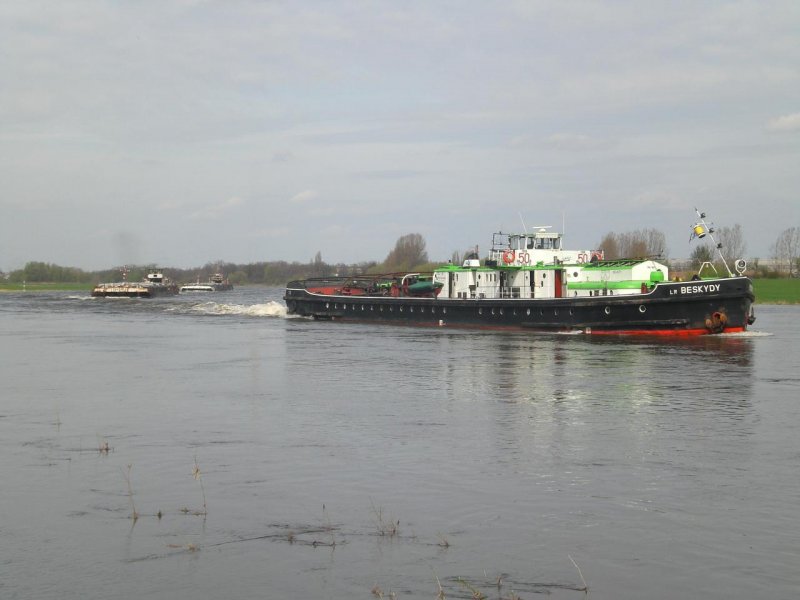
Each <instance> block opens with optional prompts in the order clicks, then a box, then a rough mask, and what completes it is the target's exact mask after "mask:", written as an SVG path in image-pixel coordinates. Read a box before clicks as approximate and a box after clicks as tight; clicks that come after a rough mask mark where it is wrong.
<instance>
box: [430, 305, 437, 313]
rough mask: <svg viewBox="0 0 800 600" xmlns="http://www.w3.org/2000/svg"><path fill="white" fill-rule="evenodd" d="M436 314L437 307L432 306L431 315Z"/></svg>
mask: <svg viewBox="0 0 800 600" xmlns="http://www.w3.org/2000/svg"><path fill="white" fill-rule="evenodd" d="M435 313H436V307H435V306H431V314H435Z"/></svg>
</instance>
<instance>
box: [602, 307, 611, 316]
mask: <svg viewBox="0 0 800 600" xmlns="http://www.w3.org/2000/svg"><path fill="white" fill-rule="evenodd" d="M603 312H604V313H606V314H607V315H610V314H611V307H610V306H606V307H605V308H604V309H603Z"/></svg>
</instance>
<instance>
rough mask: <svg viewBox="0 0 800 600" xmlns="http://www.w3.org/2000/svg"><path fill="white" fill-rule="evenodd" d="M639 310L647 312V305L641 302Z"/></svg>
mask: <svg viewBox="0 0 800 600" xmlns="http://www.w3.org/2000/svg"><path fill="white" fill-rule="evenodd" d="M639 312H640V313H645V312H647V307H646V306H645V305H644V304H640V305H639Z"/></svg>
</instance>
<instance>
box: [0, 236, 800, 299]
mask: <svg viewBox="0 0 800 600" xmlns="http://www.w3.org/2000/svg"><path fill="white" fill-rule="evenodd" d="M790 234H791V235H790ZM782 236H783V237H782V238H781V239H782V240H783V239H784V238H786V240H788V241H786V240H784V241H783V242H781V244H782V245H781V244H776V248H777V247H778V246H779V245H780V246H781V247H783V246H786V247H787V248H789V250H786V251H785V252H783V253H778V252H777V251H776V253H775V254H776V257H777V256H778V255H779V254H783V255H786V258H787V260H788V264H789V269H781V270H777V269H776V268H775V261H772V262H770V265H769V266H767V265H766V264H764V263H761V264H759V261H758V260H754V261H752V262H751V264H750V265H749V268H748V270H747V274H748V275H750V277H751V278H753V286H754V288H755V294H756V299H757V302H758V303H761V304H800V278H797V277H796V276H795V277H792V275H794V274H796V273H797V272H798V271H797V265H795V263H796V262H797V261H798V259H797V258H796V255H797V253H798V251H797V250H796V248H795V245H796V244H795V238H798V237H799V236H800V230H797V228H792V229H790V230H787V232H784V234H782ZM727 238H730V239H728V245H729V246H731V247H738V246H739V244H740V243H739V241H738V240H740V239H741V233H740V230H739V228H738V226H737V227H736V228H732V229H731V233H730V235H727ZM663 243H664V240H663V234H660V233H659V232H658V231H656V230H643V231H639V232H631V233H628V234H614V233H609V234H607V235H606V236H605V238H604V240H603V242H602V243H601V246H606V247H608V249H609V250H611V252H608V251H607V256H606V258H609V256H608V254H609V253H610V254H616V253H617V250H619V251H620V252H623V251H624V252H623V253H624V254H628V255H642V256H647V255H648V254H653V253H657V252H656V250H658V249H661V250H663ZM698 248H699V249H700V250H697V251H696V252H695V254H693V256H692V257H691V259H690V261H689V262H688V263H686V264H679V263H676V264H670V263H671V262H675V261H669V260H667V261H665V262H666V263H667V264H668V265H669V266H670V271H671V274H672V273H673V272H674V273H676V274H677V275H681V274H682V273H684V272H685V274H687V278H688V276H689V275H688V273H689V272H690V271H691V272H692V273H694V272H696V270H697V268H698V267H699V265H701V264H703V263H704V262H706V261H708V262H712V261H713V260H714V258H715V257H714V256H713V254H712V252H711V250H710V248H708V247H707V246H698ZM614 249H617V250H614ZM742 250H743V248H742ZM472 252H474V250H472V249H470V250H466V251H464V252H463V253H461V252H458V251H455V252H453V255H452V257H451V258H450V261H451V262H453V263H456V264H458V263H460V262H461V260H462V258H466V257H468V256H470V255H471V253H472ZM442 262H444V261H431V260H430V259H429V257H428V253H427V250H426V248H425V239H424V238H423V237H422V236H421V235H420V234H418V233H412V234H408V235H404V236H402V237H400V238H399V239H398V240H397V242H396V244H395V246H394V248H393V249H392V250H391V251H390V252H389V254H388V255H387V256H386V258H385V259H384V260H383V261H382V262H377V261H367V262H360V263H354V264H344V263H337V264H329V263H326V262H325V261H324V260H323V259H322V253H320V252H317V253H316V255H315V256H314V258H313V259H312V260H311V261H309V262H307V263H300V262H287V261H264V262H257V263H249V264H235V263H228V262H223V261H220V262H216V263H207V264H206V265H204V266H202V267H195V268H190V269H180V268H171V267H166V266H164V267H163V269H159V270H162V271H163V272H164V274H165V275H166V276H167V277H169V278H170V279H172V280H173V281H176V282H179V283H191V282H194V281H198V280H199V281H206V280H208V279H209V278H210V277H211V276H212V275H213V274H214V273H223V274H224V275H225V276H226V277H227V278H228V279H229V280H230V282H231V283H233V284H234V285H237V286H241V285H268V286H283V285H285V284H286V283H287V282H288V281H291V280H293V279H304V278H307V277H330V276H336V275H356V274H363V273H386V272H399V271H421V272H423V271H431V270H433V269H434V268H435V267H437V266H438V265H440V264H441V263H442ZM781 262H783V261H781ZM154 269H158V267H156V265H133V266H126V267H123V268H113V269H104V270H100V271H84V270H82V269H78V268H75V267H63V266H60V265H55V264H50V263H44V262H29V263H27V264H26V265H25V267H24V268H22V269H18V270H15V271H12V272H10V273H8V274H2V273H0V291H52V290H75V291H84V290H90V289H91V288H92V287H93V286H94V285H95V284H97V283H100V282H110V281H121V280H122V279H123V270H124V272H125V277H126V278H127V280H128V281H140V280H142V279H144V278H145V276H146V275H147V273H148V272H150V271H152V270H154ZM717 272H720V273H722V272H724V267H723V266H722V264H720V265H719V266H718V268H717ZM786 275H789V277H786Z"/></svg>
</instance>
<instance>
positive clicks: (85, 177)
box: [0, 0, 800, 271]
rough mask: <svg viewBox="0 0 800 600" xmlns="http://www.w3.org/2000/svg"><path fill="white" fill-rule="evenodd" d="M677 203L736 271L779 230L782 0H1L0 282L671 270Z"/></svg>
mask: <svg viewBox="0 0 800 600" xmlns="http://www.w3.org/2000/svg"><path fill="white" fill-rule="evenodd" d="M695 207H697V208H700V209H701V210H703V211H704V212H706V213H707V214H708V218H709V219H710V221H712V222H713V223H714V224H715V225H716V226H717V227H724V226H730V227H732V226H734V225H736V224H740V225H741V227H742V229H743V233H744V236H745V242H746V258H748V259H751V258H754V257H762V258H767V257H769V255H770V250H771V246H772V244H773V243H774V242H775V240H776V238H777V237H778V235H779V234H780V232H781V231H784V230H785V229H787V228H789V227H800V2H797V0H788V1H785V2H782V1H746V2H745V1H726V2H715V1H696V0H691V1H685V2H682V1H680V0H679V1H674V2H640V1H638V0H637V1H631V2H627V1H624V0H620V1H615V2H582V1H566V0H563V1H553V2H540V1H536V0H520V1H503V0H497V1H493V2H477V1H476V2H473V1H469V0H454V1H439V2H430V1H429V0H427V1H415V0H409V1H403V2H398V1H387V2H380V1H373V2H355V1H346V0H343V1H325V2H315V1H311V0H305V1H302V2H289V1H276V2H272V1H240V0H224V1H210V0H209V1H203V0H158V1H147V0H144V1H130V0H114V1H111V0H109V1H81V0H71V1H69V2H64V1H63V0H52V1H51V0H39V1H37V0H19V1H17V0H6V1H4V2H1V3H0V270H6V271H9V270H12V269H18V268H21V267H22V266H24V264H25V263H26V262H28V261H43V262H48V263H54V264H59V265H62V266H73V267H80V268H83V269H87V270H96V269H104V268H112V267H115V266H120V265H123V264H157V265H160V266H162V267H168V266H174V267H180V268H191V267H194V266H201V265H204V264H206V263H210V262H215V261H226V262H233V263H250V262H259V261H276V260H287V261H299V262H309V261H311V260H313V258H314V256H315V254H316V253H317V252H320V253H321V256H322V259H323V260H324V261H325V262H328V263H339V262H345V263H356V262H362V261H372V260H375V261H382V260H383V259H384V258H385V257H386V255H387V254H388V253H389V251H390V250H391V249H392V248H393V247H394V245H395V242H396V241H397V239H398V238H399V237H400V236H403V235H405V234H408V233H419V234H421V235H422V236H423V237H424V239H425V241H426V244H427V250H428V254H429V255H430V258H431V259H433V260H447V259H448V258H450V256H451V255H452V253H453V252H454V251H459V252H463V251H464V250H465V249H467V248H471V247H474V246H475V245H478V247H479V249H480V250H481V251H482V252H483V251H485V250H488V248H489V246H490V244H491V240H492V233H494V232H496V231H505V232H519V231H521V230H522V228H523V226H525V227H527V228H528V229H530V228H531V227H533V226H543V225H550V226H553V227H554V228H555V229H561V228H562V226H563V227H565V234H566V245H567V246H568V247H571V248H581V249H583V248H593V247H595V246H596V245H597V243H598V242H599V241H600V240H601V239H602V237H603V236H604V235H605V234H606V233H608V232H617V233H622V232H628V231H634V230H638V229H645V228H655V229H658V230H660V231H662V232H663V233H664V234H665V236H666V240H667V248H666V249H665V252H666V254H667V256H670V257H673V258H681V257H688V256H689V255H690V253H691V251H692V249H693V247H692V246H690V244H689V237H690V227H691V225H692V224H693V223H694V221H695V218H696V215H695ZM692 243H698V242H697V241H695V242H692ZM733 258H738V257H733Z"/></svg>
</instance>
